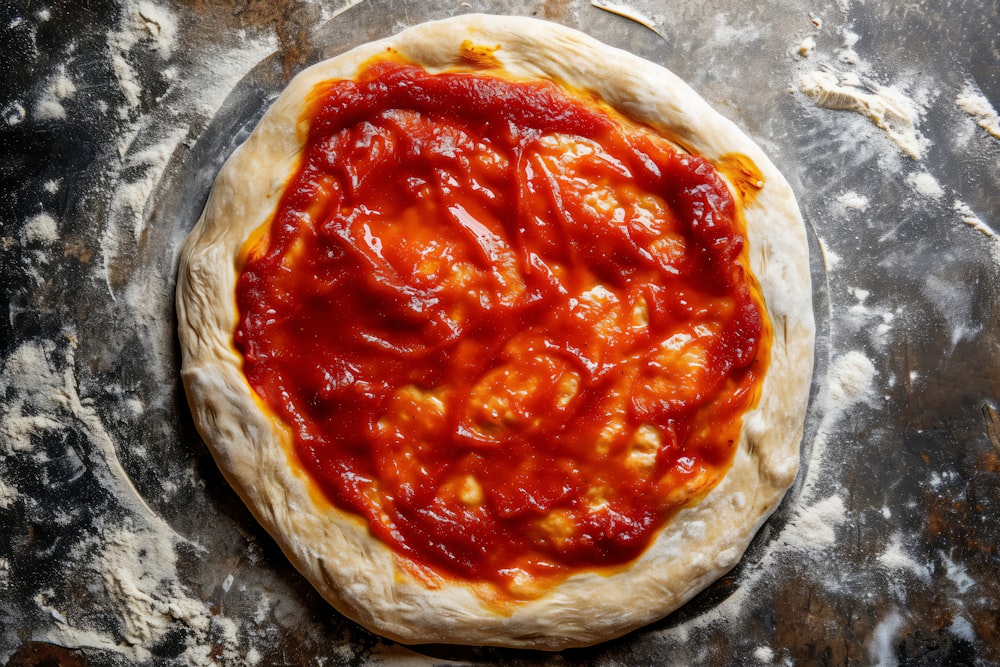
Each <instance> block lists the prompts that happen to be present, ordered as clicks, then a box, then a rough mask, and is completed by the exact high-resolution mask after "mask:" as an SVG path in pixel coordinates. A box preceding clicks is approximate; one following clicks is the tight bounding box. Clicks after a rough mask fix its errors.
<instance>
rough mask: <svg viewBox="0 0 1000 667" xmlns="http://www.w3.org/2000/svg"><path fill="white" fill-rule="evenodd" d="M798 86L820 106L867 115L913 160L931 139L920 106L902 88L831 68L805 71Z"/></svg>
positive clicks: (866, 116) (920, 155)
mask: <svg viewBox="0 0 1000 667" xmlns="http://www.w3.org/2000/svg"><path fill="white" fill-rule="evenodd" d="M799 87H800V89H801V90H802V92H804V93H805V94H806V95H808V96H809V97H810V98H811V99H812V100H813V102H815V104H816V105H817V106H820V107H822V108H824V109H832V110H837V111H852V112H854V113H857V114H860V115H862V116H864V117H865V118H867V119H868V120H870V121H871V122H872V123H874V124H875V126H876V127H878V128H879V129H880V130H882V131H884V132H885V133H886V135H887V136H888V137H889V139H891V140H892V142H893V143H895V144H896V146H897V147H898V148H899V149H900V150H901V151H902V152H903V153H905V154H906V155H908V156H910V157H911V158H913V159H914V160H919V159H921V158H922V157H923V155H924V153H925V152H926V150H927V147H928V145H929V142H928V140H927V139H926V138H924V136H923V135H922V134H921V133H920V130H919V129H918V127H917V126H918V124H919V121H920V115H921V109H920V107H919V106H918V105H917V103H916V102H914V101H913V100H912V99H910V98H909V97H907V96H906V95H905V94H903V92H902V91H900V90H899V89H897V88H895V87H893V86H882V85H879V84H877V83H875V82H874V81H869V80H862V79H861V78H860V77H859V76H858V75H856V74H854V73H853V72H834V71H829V70H817V71H814V72H809V73H807V74H805V75H803V76H802V78H801V79H800V80H799Z"/></svg>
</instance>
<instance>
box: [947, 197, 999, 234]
mask: <svg viewBox="0 0 1000 667" xmlns="http://www.w3.org/2000/svg"><path fill="white" fill-rule="evenodd" d="M953 208H954V209H955V212H956V213H958V217H959V219H960V220H961V221H962V222H964V223H965V224H967V225H968V226H969V227H972V228H973V229H975V230H976V231H977V232H980V233H982V234H985V235H986V236H995V234H994V232H993V230H992V229H991V228H990V227H989V226H987V225H986V223H985V222H983V221H982V219H981V218H980V217H979V216H978V215H976V213H975V212H974V211H973V210H972V209H971V208H970V207H969V205H968V204H966V203H965V202H963V201H956V202H955V204H954V206H953Z"/></svg>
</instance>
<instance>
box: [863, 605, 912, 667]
mask: <svg viewBox="0 0 1000 667" xmlns="http://www.w3.org/2000/svg"><path fill="white" fill-rule="evenodd" d="M902 627H903V617H902V616H900V614H899V612H898V611H891V612H889V614H888V615H886V616H885V618H883V619H882V620H881V621H879V622H878V625H876V626H875V630H874V631H873V632H872V639H871V644H869V645H868V659H869V661H870V662H869V664H871V665H876V666H877V667H894V666H895V665H898V664H899V660H898V659H897V658H896V638H897V637H898V635H899V631H900V629H901V628H902Z"/></svg>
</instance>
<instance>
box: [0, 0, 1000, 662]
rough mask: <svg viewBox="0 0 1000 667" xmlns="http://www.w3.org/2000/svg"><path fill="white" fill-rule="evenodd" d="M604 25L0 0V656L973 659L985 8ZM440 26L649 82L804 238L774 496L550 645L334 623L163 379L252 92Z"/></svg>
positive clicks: (981, 607) (992, 253)
mask: <svg viewBox="0 0 1000 667" xmlns="http://www.w3.org/2000/svg"><path fill="white" fill-rule="evenodd" d="M615 7H617V8H619V9H621V8H624V9H627V10H631V11H632V12H633V13H635V12H637V13H638V14H639V15H641V16H644V17H647V18H648V19H651V20H650V21H649V23H650V25H651V27H652V28H655V30H654V29H650V27H646V26H643V25H641V24H640V23H637V22H635V21H632V20H629V19H627V18H624V17H622V16H620V15H618V14H615V13H612V12H608V11H603V10H601V9H598V8H596V7H594V6H592V5H591V4H590V3H587V2H580V1H575V2H574V1H553V2H499V1H496V2H486V1H483V2H468V3H458V2H454V3H443V4H441V5H438V6H434V7H432V6H431V5H430V3H420V2H406V1H396V2H390V1H385V2H378V1H365V2H360V3H356V4H354V6H349V5H343V3H334V2H322V1H320V0H315V1H313V2H309V1H307V0H272V1H271V2H259V1H257V0H237V1H234V2H225V3H210V2H200V1H198V0H174V1H173V2H169V3H168V2H166V1H165V0H164V1H163V2H160V3H154V2H151V1H146V0H143V1H141V2H140V1H136V2H112V1H111V0H95V1H92V2H87V3H78V2H70V1H68V0H66V1H57V0H52V1H51V2H48V3H39V2H30V3H28V2H21V3H13V4H11V3H6V4H5V6H4V7H3V8H2V9H0V53H2V55H3V56H4V57H3V58H2V60H0V63H2V64H0V72H2V76H3V80H4V85H3V86H2V87H0V113H2V119H0V146H2V149H3V150H2V163H0V178H2V184H0V185H2V188H0V211H2V215H3V217H2V221H3V223H2V224H3V227H2V232H0V275H2V283H0V293H2V295H3V297H2V298H3V303H4V305H5V306H6V314H5V317H3V318H0V401H2V402H0V526H2V527H3V528H2V533H0V661H9V663H8V664H12V665H28V664H43V662H42V661H43V660H45V659H57V660H61V661H62V663H61V664H93V665H119V664H133V663H141V664H164V663H168V664H169V663H181V664H186V663H194V664H212V663H219V664H265V665H272V664H276V665H280V664H368V663H379V662H387V663H390V664H393V663H396V662H406V661H407V660H409V661H412V662H406V664H424V663H425V662H426V663H427V664H432V663H433V664H440V663H442V662H444V661H448V660H450V661H455V662H457V663H460V664H467V663H468V664H478V663H482V664H486V663H504V664H511V665H528V664H531V665H535V664H538V665H559V664H566V663H572V662H583V663H587V664H604V665H612V664H670V663H677V664H770V663H779V664H846V663H861V664H866V663H876V662H882V663H883V664H894V663H898V664H984V665H985V664H994V663H998V662H1000V554H998V545H1000V419H998V418H997V416H996V413H995V411H994V409H995V408H997V407H998V401H1000V372H998V366H1000V361H998V359H1000V355H998V347H1000V345H998V344H1000V307H998V300H997V297H996V293H997V289H998V287H1000V239H998V238H997V237H996V236H992V235H990V234H989V233H988V232H989V228H991V227H992V228H994V229H1000V194H998V193H1000V138H997V137H995V136H993V135H991V134H990V133H989V132H988V131H987V130H986V129H985V128H984V127H981V126H979V125H977V120H978V118H977V117H976V116H974V115H972V114H970V113H968V112H967V111H964V110H963V109H962V108H960V107H959V106H958V105H957V104H956V99H957V98H958V97H959V96H960V95H961V94H962V93H963V91H967V90H969V89H970V86H971V89H972V90H974V91H978V92H979V93H981V94H982V97H984V98H985V99H986V100H988V101H991V102H992V106H993V108H994V109H995V108H996V107H997V106H998V105H1000V65H998V64H997V63H998V61H1000V36H998V35H1000V7H998V4H997V2H995V1H992V2H991V1H989V0H978V1H976V0H966V1H964V2H960V1H955V2H939V1H936V0H935V1H931V0H926V1H924V2H900V1H897V2H884V3H876V2H855V1H854V0H840V1H839V2H837V3H835V4H833V5H830V6H826V5H815V6H814V5H810V4H808V3H803V2H793V1H792V0H785V1H778V0H774V1H765V0H759V1H754V0H751V1H748V2H740V3H735V2H727V3H724V5H723V6H709V3H694V2H675V3H665V2H653V1H650V0H645V1H641V0H636V1H633V2H620V3H617V4H616V5H615ZM465 11H490V12H494V13H512V14H523V15H528V16H537V17H540V18H547V19H550V20H554V21H558V22H561V23H565V24H567V25H570V26H572V27H576V28H579V29H582V30H584V31H586V32H588V33H590V34H592V35H594V36H595V37H597V38H599V39H602V40H604V41H606V42H609V43H611V44H614V45H617V46H621V47H623V48H626V49H628V50H630V51H633V52H635V53H637V54H639V55H642V56H644V57H646V58H648V59H650V60H653V61H654V62H657V63H660V64H663V65H665V66H666V67H668V68H670V69H672V70H673V71H674V72H676V73H677V74H678V75H680V76H681V77H682V78H684V79H686V80H687V81H688V82H689V83H690V84H692V86H693V87H694V88H695V89H696V90H698V91H699V92H700V93H701V94H702V95H703V96H704V97H705V98H706V99H708V100H709V102H711V103H712V104H713V105H714V106H715V107H716V108H718V109H719V110H720V111H721V112H722V113H723V114H725V115H727V116H728V117H730V118H731V119H733V120H734V121H735V122H736V123H737V124H738V125H740V126H741V127H742V128H743V129H744V130H745V131H747V132H748V134H750V135H751V136H752V137H753V138H754V139H755V140H757V141H758V142H759V143H760V144H761V145H762V146H763V147H764V149H765V151H767V152H768V153H769V154H770V156H771V157H772V159H773V160H774V161H775V162H776V163H777V164H778V166H779V167H780V168H781V169H782V170H783V171H784V173H785V174H786V176H787V177H788V178H789V180H790V182H791V183H792V186H793V188H794V189H795V191H796V192H797V194H798V196H799V199H800V204H801V206H802V210H803V213H804V215H805V217H806V220H807V222H808V224H809V226H810V234H811V243H812V246H813V247H812V250H813V276H814V281H815V284H814V293H815V298H814V301H815V305H816V309H817V317H818V321H819V324H820V330H819V347H818V351H819V356H818V359H817V368H816V376H815V382H814V390H813V401H812V407H811V410H810V414H809V418H808V424H807V434H806V440H805V442H804V445H803V451H804V455H805V458H804V465H803V470H802V472H801V474H800V477H799V480H798V481H797V483H796V486H795V487H794V488H793V490H792V492H791V493H790V494H789V496H788V498H787V499H786V502H785V503H784V504H783V505H782V507H781V508H780V509H779V511H778V512H777V514H776V515H775V516H774V517H773V518H772V520H771V521H770V522H769V523H768V524H767V525H766V526H765V528H764V529H763V531H762V532H761V534H760V535H759V536H758V538H757V539H756V540H755V542H754V544H753V545H752V547H751V549H750V550H749V552H748V554H747V556H746V557H745V558H744V560H743V561H742V563H741V564H740V565H739V566H738V567H737V568H736V569H735V570H734V571H733V572H732V573H730V574H729V575H727V576H725V577H723V578H722V579H721V580H720V581H719V582H717V583H716V584H714V585H713V586H711V587H710V588H709V589H707V590H706V591H705V592H704V593H703V594H702V595H700V596H699V597H698V598H696V599H695V600H694V601H693V602H692V603H690V604H689V605H687V606H686V607H684V608H683V609H681V610H679V611H678V612H676V613H675V614H673V615H672V616H670V617H668V618H667V619H664V620H663V621H661V622H659V623H655V624H653V625H651V626H649V627H648V628H645V629H642V630H640V631H638V632H635V633H633V634H631V635H629V636H627V637H624V638H622V639H620V640H616V641H613V642H609V643H607V644H604V645H600V646H597V647H594V648H591V649H586V650H574V651H567V652H564V653H562V654H556V655H546V654H539V653H533V652H526V651H504V650H494V649H477V648H455V647H444V646H435V647H421V648H416V649H406V648H402V647H398V646H394V645H392V644H391V643H388V642H385V641H383V640H381V639H379V638H378V637H375V636H373V635H370V634H369V633H367V632H365V631H364V630H361V629H360V628H358V627H357V626H355V625H354V624H353V623H351V622H349V621H346V620H345V619H343V618H342V617H340V616H338V615H337V614H336V613H335V612H334V611H332V609H330V608H329V607H328V606H327V605H326V604H325V603H324V602H323V601H322V600H321V599H320V598H319V597H318V596H317V595H316V594H315V593H314V592H313V591H312V590H311V588H310V587H309V586H308V585H307V584H306V583H305V582H304V581H303V580H302V579H301V578H300V577H299V576H298V575H297V573H295V572H294V570H293V569H292V568H291V567H290V566H289V565H288V564H287V562H286V561H285V560H284V558H283V556H282V554H281V553H280V551H279V550H278V549H277V547H276V546H275V545H274V543H273V542H272V541H271V539H270V538H269V537H268V536H267V535H266V534H265V533H264V532H263V531H262V530H261V529H260V528H259V527H258V526H257V525H256V523H255V522H254V520H253V518H252V517H251V515H250V514H249V512H248V511H247V510H246V509H245V508H244V507H243V506H242V504H241V502H240V501H239V499H238V498H237V497H236V496H235V494H234V493H233V492H232V491H231V490H230V489H229V488H228V486H227V485H226V484H225V482H224V480H223V479H222V476H221V475H220V473H219V472H218V470H217V469H216V467H215V465H214V463H213V462H212V460H211V458H210V456H209V455H208V453H207V450H206V449H205V447H204V445H203V443H202V442H201V441H200V439H199V437H198V435H197V434H196V432H195V431H194V428H193V426H192V424H191V420H190V416H189V413H188V410H187V406H186V403H185V399H184V396H183V391H182V389H181V387H180V383H179V380H178V377H177V368H178V356H177V349H176V342H175V337H174V333H173V332H174V310H173V286H174V285H173V281H174V271H175V265H176V260H177V255H178V252H179V248H180V244H181V243H182V242H183V239H184V236H185V234H186V233H187V231H188V230H189V229H190V228H191V226H192V225H193V224H194V222H195V220H196V219H197V216H198V214H199V212H200V208H201V206H202V204H203V203H204V200H205V197H206V196H207V193H208V189H209V187H210V184H211V182H212V179H213V178H214V175H215V173H216V171H217V170H218V168H219V166H220V165H221V163H222V161H223V160H224V159H225V157H226V155H228V153H229V152H230V151H231V150H232V149H233V148H234V147H235V146H236V145H237V144H238V143H239V141H240V140H241V139H242V138H243V137H245V136H246V134H247V133H248V132H249V131H250V129H251V128H252V126H253V124H254V122H255V121H256V119H257V118H259V116H260V114H261V113H262V112H263V110H264V108H265V107H266V104H267V102H268V101H269V100H270V99H272V98H273V97H274V96H275V95H276V94H277V92H278V91H279V90H280V89H281V88H282V86H283V85H284V84H285V83H286V82H287V81H288V79H289V78H290V77H291V76H292V75H293V74H294V72H296V71H298V70H299V69H301V68H302V67H303V66H305V65H306V64H308V63H311V62H314V61H316V60H317V59H319V58H321V57H324V56H329V55H333V54H336V53H338V52H341V51H343V50H345V49H347V48H349V47H351V46H353V45H356V44H359V43H362V42H364V41H368V40H370V39H374V38H377V37H382V36H385V35H388V34H391V33H392V32H395V31H396V30H398V29H400V28H402V27H405V26H408V25H412V24H415V23H418V22H420V21H423V20H426V19H431V18H439V17H444V16H449V15H454V14H457V13H461V12H465ZM626 13H627V12H626ZM807 38H812V39H813V41H814V43H815V46H814V47H813V46H812V44H810V43H808V42H807V41H806V40H807ZM819 70H824V71H833V72H839V73H841V74H845V73H846V74H855V75H857V76H858V77H859V80H861V82H862V83H863V84H864V90H865V91H867V92H869V93H871V92H873V91H874V92H877V91H879V90H882V89H880V88H879V86H886V87H888V86H892V87H894V89H895V90H897V91H898V92H900V93H901V94H903V95H905V96H906V97H907V98H908V99H910V100H912V101H913V102H914V105H915V108H916V109H917V110H918V111H919V113H918V115H917V116H916V117H915V119H914V120H915V122H916V129H917V131H918V132H919V134H920V135H921V136H922V137H923V138H924V139H925V141H926V146H925V149H924V153H923V155H922V157H921V158H920V159H919V160H915V159H913V158H911V157H908V156H907V155H905V154H904V153H902V152H901V151H900V150H899V148H898V146H896V145H895V144H894V143H893V142H892V141H891V139H890V137H889V135H888V134H887V133H886V132H885V131H883V130H882V129H879V128H878V127H877V126H876V125H875V124H874V123H873V122H871V121H869V120H867V119H865V118H863V117H862V116H861V115H859V114H858V113H854V112H851V111H835V110H830V109H827V108H822V107H820V106H818V105H817V104H816V103H815V100H813V99H811V98H810V97H808V96H806V95H804V94H803V93H802V91H801V86H800V85H799V84H800V81H801V78H802V77H803V76H804V75H806V74H808V73H810V72H814V71H819ZM66 81H69V82H70V84H71V85H69V86H67V85H66ZM60 110H61V112H62V115H60ZM973 215H974V216H976V217H977V218H978V220H979V221H980V223H981V228H979V229H977V228H975V227H974V226H973V223H975V222H976V220H975V219H974V218H973Z"/></svg>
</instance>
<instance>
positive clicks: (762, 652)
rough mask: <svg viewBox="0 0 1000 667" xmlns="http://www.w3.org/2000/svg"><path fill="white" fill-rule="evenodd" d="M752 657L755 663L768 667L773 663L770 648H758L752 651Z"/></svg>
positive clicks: (772, 654) (772, 651) (772, 652)
mask: <svg viewBox="0 0 1000 667" xmlns="http://www.w3.org/2000/svg"><path fill="white" fill-rule="evenodd" d="M753 657H754V658H755V659H756V660H757V662H759V663H761V664H764V665H769V664H771V663H772V662H774V650H773V649H772V648H771V647H770V646H758V647H757V648H755V649H754V651H753Z"/></svg>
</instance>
